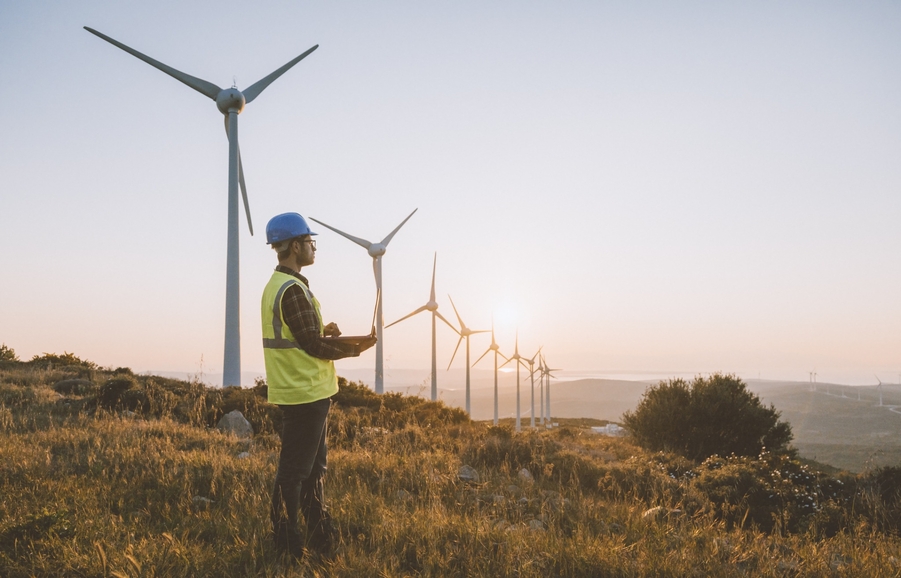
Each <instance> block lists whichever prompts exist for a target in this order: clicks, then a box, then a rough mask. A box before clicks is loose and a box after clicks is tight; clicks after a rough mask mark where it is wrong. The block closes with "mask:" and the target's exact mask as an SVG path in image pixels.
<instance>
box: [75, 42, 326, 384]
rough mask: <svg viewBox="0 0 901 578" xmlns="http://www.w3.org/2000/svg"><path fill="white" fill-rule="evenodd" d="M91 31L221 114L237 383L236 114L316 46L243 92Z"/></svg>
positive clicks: (231, 366)
mask: <svg viewBox="0 0 901 578" xmlns="http://www.w3.org/2000/svg"><path fill="white" fill-rule="evenodd" d="M84 29H85V30H87V31H88V32H90V33H91V34H93V35H95V36H98V37H100V38H102V39H103V40H106V41H107V42H109V43H110V44H112V45H113V46H116V47H117V48H121V49H122V50H124V51H125V52H127V53H129V54H131V55H132V56H134V57H136V58H138V59H140V60H143V61H144V62H146V63H147V64H149V65H150V66H153V67H154V68H156V69H158V70H161V71H162V72H165V73H166V74H168V75H169V76H171V77H172V78H174V79H176V80H178V81H180V82H182V83H184V84H186V85H188V86H190V87H191V88H193V89H194V90H196V91H197V92H199V93H200V94H202V95H204V96H206V97H208V98H211V99H212V100H214V101H216V106H217V107H218V108H219V112H221V113H222V114H223V115H225V133H226V135H227V137H228V246H227V252H226V272H225V353H224V355H223V361H222V385H223V386H229V385H241V323H240V307H241V304H240V275H239V272H240V269H239V262H238V220H239V217H238V213H239V212H240V209H239V208H238V186H239V184H240V187H241V195H242V197H243V199H244V212H245V214H246V215H247V226H248V228H249V229H250V234H251V235H253V224H252V223H251V220H250V205H249V204H248V202H247V187H246V186H245V185H244V168H243V166H242V163H241V151H240V150H239V148H238V115H239V114H240V113H241V111H242V110H244V105H247V104H250V103H251V102H253V100H254V99H255V98H256V97H258V96H259V95H260V93H262V92H263V91H264V90H266V87H267V86H269V85H270V84H272V83H273V82H274V81H275V79H277V78H278V77H279V76H281V75H282V74H284V73H285V72H287V71H288V70H289V69H290V68H291V67H292V66H294V65H295V64H297V63H298V62H300V61H301V60H303V59H304V58H306V57H307V55H309V54H310V53H311V52H313V51H314V50H316V49H317V48H319V45H318V44H317V45H315V46H313V47H312V48H310V49H309V50H307V51H306V52H304V53H303V54H301V55H300V56H298V57H297V58H295V59H293V60H291V61H289V62H288V63H287V64H285V65H284V66H282V67H281V68H279V69H277V70H275V71H274V72H272V73H271V74H269V75H268V76H265V77H263V78H261V79H260V80H258V81H257V82H255V83H254V84H252V85H250V86H249V87H248V88H247V89H246V90H244V91H243V92H242V91H240V90H238V89H237V88H235V87H231V88H225V89H222V88H219V87H218V86H216V85H215V84H213V83H211V82H207V81H206V80H202V79H200V78H197V77H194V76H191V75H190V74H185V73H184V72H181V71H179V70H176V69H174V68H172V67H170V66H167V65H165V64H163V63H162V62H159V61H157V60H154V59H153V58H150V57H149V56H147V55H145V54H142V53H140V52H138V51H137V50H135V49H133V48H130V47H128V46H126V45H124V44H122V43H121V42H118V41H117V40H113V39H112V38H110V37H109V36H107V35H105V34H102V33H100V32H97V31H96V30H94V29H93V28H88V27H87V26H85V27H84Z"/></svg>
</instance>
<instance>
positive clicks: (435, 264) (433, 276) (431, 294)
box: [429, 251, 438, 301]
mask: <svg viewBox="0 0 901 578" xmlns="http://www.w3.org/2000/svg"><path fill="white" fill-rule="evenodd" d="M437 265H438V252H437V251H435V259H434V260H433V261H432V292H431V293H430V294H429V300H430V301H434V300H435V267H436V266H437Z"/></svg>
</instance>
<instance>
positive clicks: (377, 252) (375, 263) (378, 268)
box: [310, 209, 419, 393]
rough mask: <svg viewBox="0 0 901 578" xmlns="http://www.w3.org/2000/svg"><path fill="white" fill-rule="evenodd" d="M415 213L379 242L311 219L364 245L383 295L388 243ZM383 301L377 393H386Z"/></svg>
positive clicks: (378, 329) (377, 323)
mask: <svg viewBox="0 0 901 578" xmlns="http://www.w3.org/2000/svg"><path fill="white" fill-rule="evenodd" d="M418 210H419V209H413V213H415V212H416V211H418ZM413 213H410V214H409V215H407V218H406V219H404V220H403V221H401V223H400V225H398V226H396V227H395V228H394V230H393V231H391V232H390V233H388V236H386V237H385V238H384V239H382V240H381V241H379V242H378V243H370V242H369V241H367V240H366V239H361V238H360V237H354V236H353V235H348V234H347V233H345V232H344V231H339V230H338V229H336V228H334V227H332V226H331V225H326V224H325V223H323V222H322V221H319V220H317V219H313V218H312V217H310V219H311V220H313V221H316V222H317V223H319V224H320V225H322V226H323V227H325V228H327V229H331V230H332V231H334V232H336V233H338V234H339V235H341V236H342V237H344V238H346V239H350V240H351V241H353V242H354V243H356V244H357V245H359V246H361V247H363V248H364V249H366V250H367V251H368V252H369V256H370V257H372V272H373V273H374V274H375V287H376V289H377V290H378V295H382V255H384V254H385V251H386V250H387V249H388V243H390V242H391V239H393V238H394V235H395V234H396V233H397V232H398V231H399V230H400V228H401V227H403V226H404V223H406V222H407V221H409V220H410V217H412V216H413ZM382 301H383V299H381V298H380V299H379V300H378V303H377V304H376V313H375V337H376V340H377V341H376V342H375V392H376V393H384V392H385V366H384V361H383V359H384V351H385V349H384V347H385V344H384V342H383V341H382V330H383V329H384V327H383V325H384V321H383V319H382Z"/></svg>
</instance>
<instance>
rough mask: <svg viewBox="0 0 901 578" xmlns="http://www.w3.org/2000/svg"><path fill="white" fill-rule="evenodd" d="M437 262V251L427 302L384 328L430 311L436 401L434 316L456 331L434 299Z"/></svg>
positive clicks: (433, 398) (436, 399)
mask: <svg viewBox="0 0 901 578" xmlns="http://www.w3.org/2000/svg"><path fill="white" fill-rule="evenodd" d="M437 264H438V253H435V259H434V261H433V262H432V291H431V293H429V300H428V302H427V303H426V304H425V305H423V306H422V307H420V308H419V309H417V310H415V311H413V312H412V313H408V314H407V315H404V316H403V317H401V318H400V319H398V320H397V321H394V322H392V323H389V324H388V325H386V326H385V328H386V329H387V328H388V327H391V326H392V325H394V324H396V323H400V322H401V321H403V320H404V319H409V318H410V317H413V316H414V315H416V314H417V313H422V312H423V311H431V313H432V401H438V361H437V358H436V350H435V318H436V317H437V318H438V319H441V321H444V322H445V323H446V324H447V326H448V327H450V328H451V329H453V330H454V331H457V330H456V329H454V326H453V325H451V324H450V321H448V320H447V319H445V318H444V316H443V315H441V314H440V313H438V302H437V301H435V267H436V266H437Z"/></svg>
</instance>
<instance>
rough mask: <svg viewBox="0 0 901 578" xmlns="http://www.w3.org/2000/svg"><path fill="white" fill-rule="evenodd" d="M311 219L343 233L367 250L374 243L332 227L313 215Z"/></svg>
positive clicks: (345, 236)
mask: <svg viewBox="0 0 901 578" xmlns="http://www.w3.org/2000/svg"><path fill="white" fill-rule="evenodd" d="M310 220H311V221H316V222H317V223H319V224H320V225H322V226H323V227H325V228H326V229H331V230H332V231H334V232H336V233H338V234H339V235H341V236H342V237H344V238H345V239H349V240H351V241H353V242H354V243H356V244H357V245H359V246H361V247H363V248H364V249H366V250H368V249H369V247H370V246H371V245H372V243H370V242H369V241H367V240H366V239H361V238H359V237H354V236H353V235H348V234H347V233H345V232H344V231H339V230H338V229H336V228H334V227H332V226H331V225H326V224H325V223H323V222H322V221H319V220H317V219H314V218H313V217H310Z"/></svg>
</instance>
